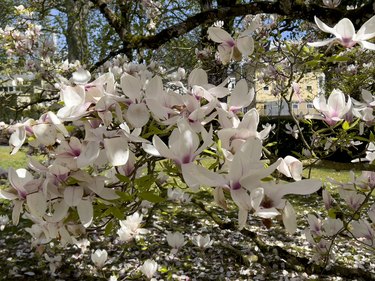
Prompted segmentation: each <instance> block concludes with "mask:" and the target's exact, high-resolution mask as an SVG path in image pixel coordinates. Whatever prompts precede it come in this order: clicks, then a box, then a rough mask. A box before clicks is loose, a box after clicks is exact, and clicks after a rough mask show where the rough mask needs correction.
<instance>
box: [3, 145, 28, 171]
mask: <svg viewBox="0 0 375 281" xmlns="http://www.w3.org/2000/svg"><path fill="white" fill-rule="evenodd" d="M10 152H11V148H10V147H9V146H0V167H1V168H3V169H4V170H8V168H9V167H13V168H15V169H18V168H25V167H26V166H27V157H26V153H25V152H24V151H18V152H17V153H16V154H14V155H10Z"/></svg>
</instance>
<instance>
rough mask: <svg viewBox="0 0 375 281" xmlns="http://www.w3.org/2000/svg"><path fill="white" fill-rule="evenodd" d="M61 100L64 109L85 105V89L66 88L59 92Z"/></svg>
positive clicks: (79, 87)
mask: <svg viewBox="0 0 375 281" xmlns="http://www.w3.org/2000/svg"><path fill="white" fill-rule="evenodd" d="M61 99H62V101H63V102H64V105H65V106H64V107H73V106H78V105H82V104H84V103H85V89H84V87H82V86H76V87H70V86H66V87H64V88H63V89H62V91H61Z"/></svg>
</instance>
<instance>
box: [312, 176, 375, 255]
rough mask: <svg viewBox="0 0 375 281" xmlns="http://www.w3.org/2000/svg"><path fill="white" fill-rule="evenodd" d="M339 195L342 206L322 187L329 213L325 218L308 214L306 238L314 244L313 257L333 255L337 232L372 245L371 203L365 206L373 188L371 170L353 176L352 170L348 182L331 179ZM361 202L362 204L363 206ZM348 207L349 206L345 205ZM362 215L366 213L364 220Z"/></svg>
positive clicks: (374, 219) (373, 211) (374, 215)
mask: <svg viewBox="0 0 375 281" xmlns="http://www.w3.org/2000/svg"><path fill="white" fill-rule="evenodd" d="M333 184H334V186H336V188H337V190H338V193H339V196H340V199H341V200H342V201H344V202H345V203H346V204H345V209H342V208H340V206H339V205H338V204H337V202H336V201H335V199H333V198H332V197H331V195H330V193H329V192H328V191H327V190H324V191H323V201H324V206H325V208H326V210H327V211H328V214H329V216H328V217H327V218H325V219H322V218H320V217H319V216H315V215H313V214H309V215H308V222H309V227H308V228H306V229H305V234H306V238H307V240H308V241H309V242H310V243H311V244H312V245H313V246H314V249H315V255H314V257H313V260H315V261H319V260H321V258H322V257H324V258H326V259H334V255H332V253H333V251H331V250H332V247H334V240H335V239H336V238H337V236H339V235H342V234H344V235H347V236H349V237H352V238H354V239H355V240H356V241H357V242H359V243H361V244H365V245H367V246H370V247H374V246H375V231H374V229H373V226H374V224H375V204H372V205H370V206H368V207H367V206H366V203H367V201H368V200H369V198H370V197H371V194H372V192H373V191H374V189H375V172H370V171H363V172H362V175H361V176H359V177H356V176H355V174H354V173H352V180H351V182H349V183H345V184H343V183H338V182H333ZM363 206H366V208H365V209H364V208H363ZM347 207H349V208H347ZM365 217H368V218H369V219H368V220H367V219H366V218H365Z"/></svg>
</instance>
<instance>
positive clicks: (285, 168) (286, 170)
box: [277, 159, 292, 178]
mask: <svg viewBox="0 0 375 281" xmlns="http://www.w3.org/2000/svg"><path fill="white" fill-rule="evenodd" d="M277 170H278V171H279V172H280V173H282V174H283V175H285V176H287V177H288V178H291V177H292V175H291V174H290V171H289V168H288V164H287V163H286V162H285V160H284V159H281V162H280V165H279V166H277Z"/></svg>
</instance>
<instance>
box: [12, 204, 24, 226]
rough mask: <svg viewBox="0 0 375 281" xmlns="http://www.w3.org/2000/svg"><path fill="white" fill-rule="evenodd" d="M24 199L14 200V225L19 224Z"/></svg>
mask: <svg viewBox="0 0 375 281" xmlns="http://www.w3.org/2000/svg"><path fill="white" fill-rule="evenodd" d="M22 205H23V201H20V200H15V201H13V211H12V221H13V224H14V225H17V224H18V223H19V221H20V215H21V213H22V209H23V208H22Z"/></svg>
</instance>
